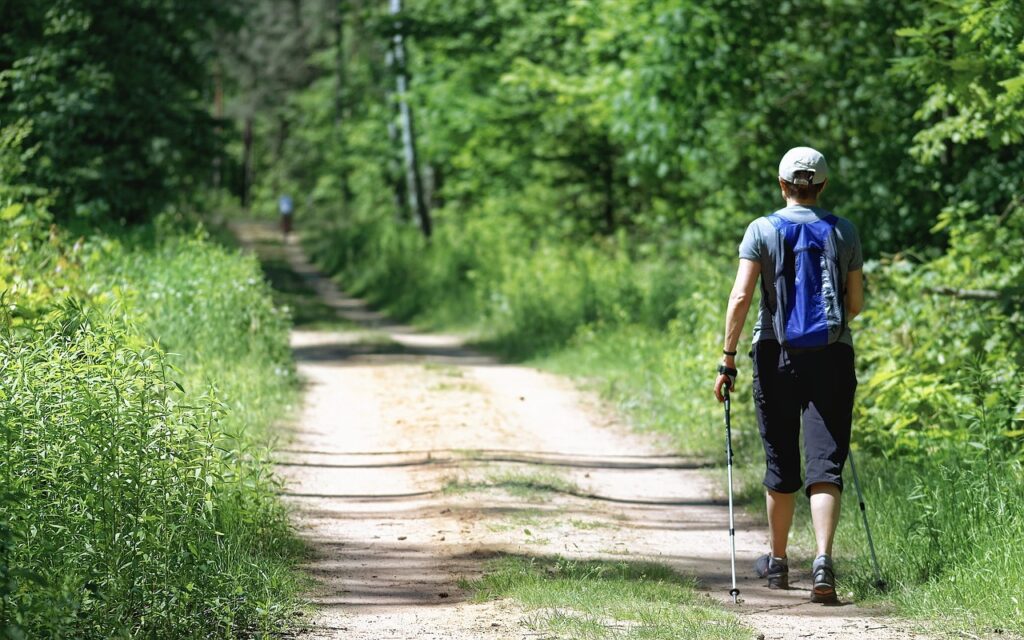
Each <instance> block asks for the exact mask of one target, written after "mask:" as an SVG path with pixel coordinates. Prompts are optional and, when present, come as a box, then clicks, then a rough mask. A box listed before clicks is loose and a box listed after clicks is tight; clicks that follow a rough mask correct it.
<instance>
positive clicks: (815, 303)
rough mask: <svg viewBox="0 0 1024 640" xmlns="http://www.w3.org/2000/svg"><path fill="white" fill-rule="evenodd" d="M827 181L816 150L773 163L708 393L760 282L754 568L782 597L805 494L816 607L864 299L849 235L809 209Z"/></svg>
mask: <svg viewBox="0 0 1024 640" xmlns="http://www.w3.org/2000/svg"><path fill="white" fill-rule="evenodd" d="M827 184H828V165H827V164H826V162H825V157H824V156H823V155H822V154H821V153H819V152H817V151H815V150H814V149H811V148H809V147H796V148H794V149H790V150H789V151H788V152H787V153H786V155H784V156H783V157H782V161H781V162H780V163H779V188H780V189H781V191H782V197H783V198H784V199H785V201H786V206H785V207H783V208H782V209H779V210H778V211H776V212H775V213H773V214H771V215H769V216H765V217H762V218H758V219H757V220H754V221H753V222H751V223H750V225H749V226H748V227H747V230H746V233H745V234H744V235H743V240H742V242H741V243H740V247H739V269H738V270H737V273H736V281H735V283H734V284H733V288H732V293H731V294H730V295H729V304H728V310H727V312H726V321H725V341H724V345H723V358H722V364H721V366H719V368H718V372H719V375H718V377H717V379H716V380H715V396H716V397H717V398H718V401H719V402H722V401H723V400H724V398H723V394H722V387H723V386H724V385H728V391H729V392H730V393H731V392H733V391H735V383H736V376H737V367H736V352H737V343H738V342H739V339H740V333H741V332H742V331H743V324H744V322H745V321H746V317H747V310H748V309H749V308H750V302H751V300H752V299H753V295H754V287H755V285H756V284H757V282H758V278H760V281H761V306H760V311H759V313H758V317H757V323H756V324H755V325H754V338H753V349H752V350H751V352H750V356H751V358H752V360H753V369H752V371H753V379H752V385H751V386H752V387H753V396H754V406H755V413H756V414H757V424H758V428H759V430H760V432H761V440H762V443H763V444H764V452H765V474H764V485H765V488H766V492H765V500H766V503H767V509H768V532H769V539H770V545H771V548H770V549H769V551H768V553H766V554H765V555H763V556H761V557H760V558H758V559H757V561H756V563H755V570H756V572H757V574H758V576H759V577H761V578H767V579H768V586H769V588H775V589H787V588H789V565H788V560H787V557H786V544H787V542H788V540H789V529H790V526H791V525H792V522H793V511H794V508H795V506H796V492H797V491H798V490H799V489H800V488H801V487H803V489H804V491H805V493H806V494H807V495H808V497H809V499H810V506H811V520H812V521H813V525H814V536H815V539H816V541H817V554H816V557H815V559H814V562H813V564H812V566H811V573H812V578H813V585H812V589H811V600H812V601H813V602H824V603H830V602H835V601H836V599H837V598H836V589H835V573H834V569H833V565H832V539H833V537H834V535H835V530H836V524H837V523H838V522H839V507H840V498H841V495H842V490H843V478H842V471H843V465H844V464H845V463H846V458H847V456H848V455H849V450H850V427H851V424H852V419H853V397H854V391H855V390H856V388H857V376H856V373H855V371H854V354H853V337H852V335H851V333H850V328H849V321H850V320H852V319H853V318H854V317H855V316H856V315H857V314H858V313H860V311H861V307H862V306H863V302H864V286H863V279H862V274H861V268H862V266H863V261H864V260H863V256H862V253H861V246H860V239H859V237H858V235H857V229H856V227H854V225H853V224H852V223H851V222H850V221H849V220H846V219H843V218H839V217H837V216H834V215H832V214H831V213H829V212H828V211H826V210H825V209H822V208H820V207H819V206H817V203H818V198H819V197H820V196H821V193H822V191H823V190H824V189H825V187H826V185H827ZM780 298H781V299H782V304H779V301H780ZM801 417H802V418H803V438H804V458H805V459H804V465H805V472H806V479H805V480H804V481H803V482H801V477H800V443H799V435H800V422H801Z"/></svg>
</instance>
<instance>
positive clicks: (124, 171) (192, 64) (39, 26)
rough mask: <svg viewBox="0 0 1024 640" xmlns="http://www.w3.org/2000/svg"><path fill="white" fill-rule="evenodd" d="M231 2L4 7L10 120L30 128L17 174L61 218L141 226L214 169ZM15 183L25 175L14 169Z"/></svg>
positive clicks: (4, 104)
mask: <svg viewBox="0 0 1024 640" xmlns="http://www.w3.org/2000/svg"><path fill="white" fill-rule="evenodd" d="M230 6H231V4H225V3H210V2H199V1H195V0H120V1H116V2H114V1H105V2H96V1H95V0H59V1H54V2H37V1H35V0H8V1H5V2H3V3H0V25H3V26H2V28H0V126H9V125H16V126H17V127H18V128H19V129H20V130H21V131H22V132H23V133H22V134H21V138H20V140H19V150H20V152H21V153H22V154H24V156H25V157H26V158H28V159H30V162H28V163H27V165H26V171H25V172H24V174H23V175H21V176H19V177H18V178H17V181H18V183H20V184H23V185H35V186H37V187H40V188H43V189H45V190H46V191H47V192H48V193H49V194H50V196H51V197H52V199H53V207H52V211H53V213H54V214H55V215H56V216H57V218H58V219H62V220H66V219H69V218H73V217H78V218H85V219H88V220H90V221H93V222H96V221H101V220H104V219H114V220H126V221H132V222H134V221H140V220H145V219H147V218H149V217H151V216H153V215H155V214H156V213H158V212H159V211H160V210H161V208H162V207H163V206H165V205H167V204H168V203H174V202H179V201H182V200H185V199H187V198H189V197H191V196H192V195H194V193H195V190H196V186H197V185H204V184H208V181H209V178H210V176H211V175H212V173H213V162H212V160H213V158H214V157H215V156H216V150H217V147H218V145H217V138H216V135H215V132H214V128H215V122H214V119H213V118H212V117H211V116H210V114H209V111H208V109H207V105H208V104H209V96H210V93H211V88H212V85H211V83H210V73H209V71H210V69H209V66H208V64H207V62H208V60H209V58H210V54H211V53H212V51H213V50H212V45H211V41H212V39H213V34H214V32H215V30H216V29H218V28H219V26H220V25H227V24H228V23H229V18H230V16H229V15H228V12H227V8H228V7H230ZM2 179H3V180H4V182H8V183H11V182H13V181H14V179H13V178H12V176H10V175H4V176H3V177H2Z"/></svg>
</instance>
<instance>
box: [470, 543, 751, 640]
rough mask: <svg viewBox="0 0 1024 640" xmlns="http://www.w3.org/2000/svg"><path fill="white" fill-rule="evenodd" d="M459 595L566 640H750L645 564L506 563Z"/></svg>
mask: <svg viewBox="0 0 1024 640" xmlns="http://www.w3.org/2000/svg"><path fill="white" fill-rule="evenodd" d="M461 586H462V587H463V588H466V589H472V590H473V591H474V592H475V593H476V596H475V597H476V599H477V600H479V601H486V600H492V599H496V598H512V599H514V600H516V601H517V602H519V603H521V604H522V605H523V606H524V607H525V608H526V609H527V610H528V611H530V612H532V615H531V616H530V617H529V618H528V620H529V622H528V624H529V626H530V628H531V629H533V630H535V631H537V632H539V633H541V634H542V635H544V636H546V637H555V638H571V639H573V640H577V639H586V640H602V639H604V638H624V639H634V638H636V639H639V638H643V639H645V640H661V639H663V640H685V639H687V638H694V639H696V638H701V639H705V638H711V639H725V638H750V637H751V635H752V634H751V632H750V630H749V629H746V628H745V627H743V625H741V624H740V623H739V621H738V620H737V618H736V616H735V615H733V614H730V613H726V612H724V611H722V609H721V607H720V606H719V605H718V603H716V602H714V601H712V600H711V599H710V598H708V597H707V596H703V595H699V594H698V593H697V592H696V591H695V589H694V587H695V586H696V585H695V583H694V581H693V580H692V579H689V578H685V577H683V576H681V575H679V574H677V573H675V572H674V571H672V570H671V569H669V568H667V567H665V566H663V565H659V564H654V563H648V562H624V561H623V562H609V561H599V560H590V561H579V560H567V559H565V558H559V557H551V558H524V557H520V556H508V557H503V558H499V559H497V560H494V561H492V562H491V564H490V565H489V567H488V573H487V575H485V576H484V577H483V578H481V579H480V580H477V581H473V582H464V583H463V584H462V585H461Z"/></svg>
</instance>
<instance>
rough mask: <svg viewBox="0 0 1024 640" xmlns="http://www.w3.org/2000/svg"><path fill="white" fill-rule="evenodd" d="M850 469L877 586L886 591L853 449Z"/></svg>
mask: <svg viewBox="0 0 1024 640" xmlns="http://www.w3.org/2000/svg"><path fill="white" fill-rule="evenodd" d="M850 471H852V472H853V486H854V487H856V488H857V499H858V500H859V501H860V516H861V518H862V519H863V520H864V533H866V534H867V536H868V549H870V550H871V564H872V565H873V566H874V568H875V588H876V589H878V590H879V591H885V590H886V588H887V587H888V585H887V584H886V582H885V580H883V579H882V570H881V569H879V568H878V556H876V555H875V543H874V541H873V540H872V539H871V527H869V526H868V512H867V509H865V508H864V494H863V493H862V492H861V490H860V479H859V478H857V465H855V464H854V463H853V451H852V450H851V451H850Z"/></svg>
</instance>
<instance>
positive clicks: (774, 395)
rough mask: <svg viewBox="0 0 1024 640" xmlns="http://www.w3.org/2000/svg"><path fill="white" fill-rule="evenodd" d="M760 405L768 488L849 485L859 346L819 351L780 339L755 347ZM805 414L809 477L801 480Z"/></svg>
mask: <svg viewBox="0 0 1024 640" xmlns="http://www.w3.org/2000/svg"><path fill="white" fill-rule="evenodd" d="M752 356H753V359H754V376H753V385H752V387H753V390H754V409H755V413H756V414H757V425H758V428H759V429H760V431H761V441H762V443H763V444H764V455H765V473H764V486H766V487H768V488H769V489H771V490H773V491H778V492H780V493H793V492H795V491H797V490H798V489H799V488H800V487H801V484H802V485H803V487H804V490H805V491H809V489H810V487H811V485H813V484H817V483H822V482H827V483H831V484H834V485H836V486H838V487H839V489H840V491H841V490H842V488H843V475H842V474H843V465H844V464H846V458H847V456H848V455H849V453H850V428H851V425H852V424H853V396H854V393H855V392H856V390H857V375H856V372H855V371H854V357H853V347H851V346H850V345H847V344H844V343H841V342H837V343H833V344H831V345H829V346H827V347H824V348H822V349H817V350H813V351H799V352H798V351H793V352H789V351H787V350H786V349H783V348H781V347H780V346H779V343H778V342H776V341H775V340H762V341H760V342H758V343H756V344H755V345H754V350H753V352H752ZM801 417H803V430H804V456H805V467H806V476H807V480H806V482H805V483H801V480H800V440H799V438H800V419H801Z"/></svg>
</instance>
